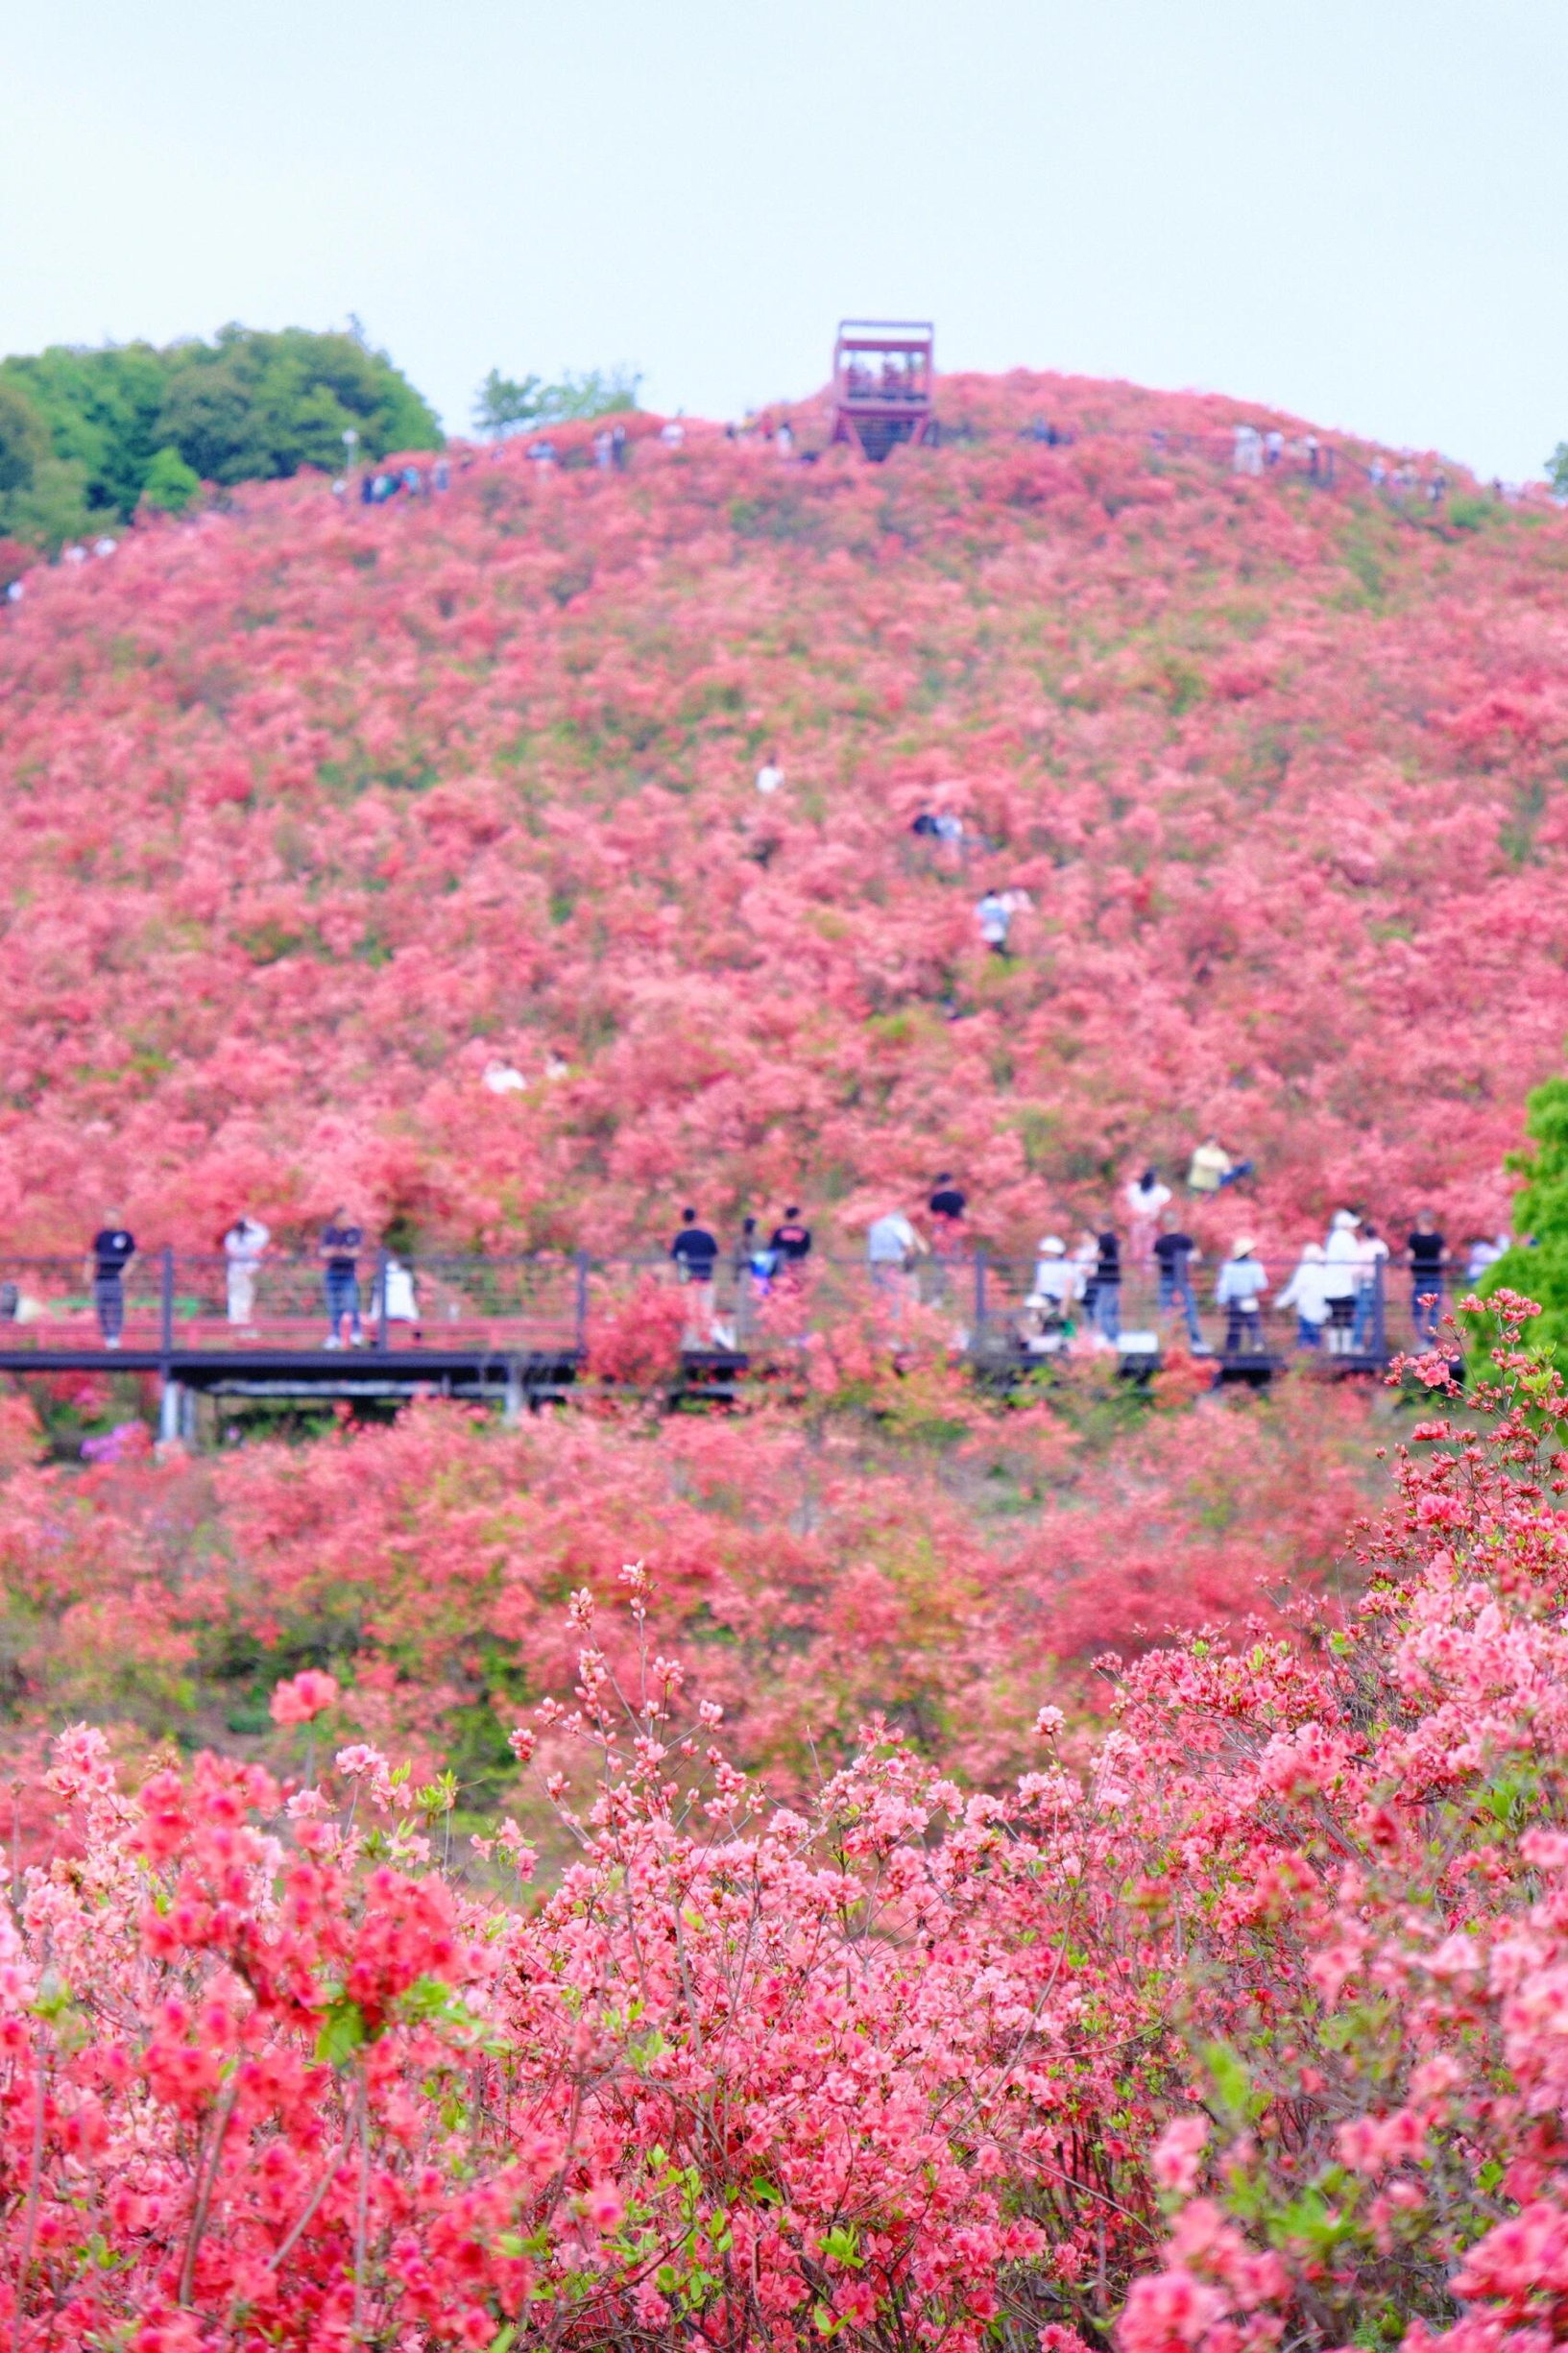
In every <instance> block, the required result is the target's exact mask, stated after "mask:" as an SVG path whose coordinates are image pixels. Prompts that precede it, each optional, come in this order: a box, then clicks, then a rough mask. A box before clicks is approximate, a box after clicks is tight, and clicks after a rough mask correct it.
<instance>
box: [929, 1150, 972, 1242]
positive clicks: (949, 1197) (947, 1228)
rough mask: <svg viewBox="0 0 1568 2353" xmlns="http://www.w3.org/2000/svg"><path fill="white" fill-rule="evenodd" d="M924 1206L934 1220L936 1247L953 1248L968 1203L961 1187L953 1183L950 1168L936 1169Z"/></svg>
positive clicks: (957, 1240) (957, 1238) (959, 1237)
mask: <svg viewBox="0 0 1568 2353" xmlns="http://www.w3.org/2000/svg"><path fill="white" fill-rule="evenodd" d="M926 1206H927V1208H928V1209H929V1212H930V1214H931V1216H932V1218H933V1219H934V1220H935V1222H936V1246H937V1248H938V1249H948V1250H952V1249H956V1248H957V1246H958V1243H959V1240H960V1239H961V1236H960V1232H959V1228H960V1227H961V1226H962V1225H963V1222H964V1211H965V1209H966V1208H967V1207H968V1206H969V1203H968V1199H967V1197H966V1195H965V1194H964V1192H963V1190H962V1188H961V1187H960V1186H958V1185H955V1184H954V1183H953V1171H952V1170H951V1169H946V1168H945V1169H941V1170H939V1171H938V1173H937V1178H936V1182H935V1184H934V1185H933V1186H932V1188H931V1196H930V1199H929V1201H928V1202H927V1203H926Z"/></svg>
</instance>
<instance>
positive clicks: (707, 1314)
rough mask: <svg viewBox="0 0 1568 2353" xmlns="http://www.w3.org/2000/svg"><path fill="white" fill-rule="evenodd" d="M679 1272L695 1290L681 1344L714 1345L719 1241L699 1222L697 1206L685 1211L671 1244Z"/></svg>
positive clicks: (670, 1249) (671, 1252) (696, 1346)
mask: <svg viewBox="0 0 1568 2353" xmlns="http://www.w3.org/2000/svg"><path fill="white" fill-rule="evenodd" d="M669 1254H670V1256H671V1257H672V1258H673V1259H674V1261H675V1266H676V1272H677V1273H678V1274H679V1275H680V1278H681V1280H682V1282H683V1283H686V1284H688V1286H689V1287H690V1290H691V1292H692V1295H693V1296H692V1298H691V1303H690V1306H689V1308H688V1313H687V1320H686V1330H685V1332H684V1333H683V1334H682V1337H681V1345H682V1346H683V1347H688V1348H706V1347H711V1346H712V1342H713V1269H714V1268H715V1267H716V1266H717V1264H718V1244H717V1242H715V1240H714V1239H713V1236H712V1234H711V1233H710V1232H709V1231H708V1228H707V1226H706V1225H698V1224H697V1213H696V1211H695V1209H691V1208H687V1209H683V1210H682V1212H681V1230H680V1232H679V1233H678V1234H677V1235H676V1237H675V1239H674V1241H673V1242H672V1243H671V1244H670V1246H669Z"/></svg>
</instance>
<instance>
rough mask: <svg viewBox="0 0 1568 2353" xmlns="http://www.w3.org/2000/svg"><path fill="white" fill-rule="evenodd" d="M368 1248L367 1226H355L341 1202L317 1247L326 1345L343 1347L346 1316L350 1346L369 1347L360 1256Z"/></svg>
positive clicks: (327, 1223)
mask: <svg viewBox="0 0 1568 2353" xmlns="http://www.w3.org/2000/svg"><path fill="white" fill-rule="evenodd" d="M364 1247H365V1229H364V1227H363V1226H362V1225H357V1224H356V1223H355V1221H354V1220H353V1219H352V1218H351V1217H350V1214H349V1211H348V1209H347V1207H346V1206H345V1204H344V1203H343V1202H342V1201H339V1203H338V1205H337V1207H336V1208H335V1209H334V1210H333V1212H332V1214H331V1216H330V1218H329V1219H328V1220H327V1222H326V1225H324V1226H323V1228H322V1238H321V1240H320V1242H319V1243H318V1244H317V1245H316V1256H317V1258H318V1259H319V1260H320V1261H321V1269H322V1287H323V1289H324V1290H325V1292H326V1346H327V1347H329V1348H341V1347H342V1346H343V1320H344V1318H345V1316H347V1317H348V1319H349V1340H350V1346H353V1347H356V1348H362V1347H363V1346H364V1345H365V1327H364V1325H363V1324H362V1323H361V1322H360V1319H359V1253H360V1251H361V1250H362V1249H364Z"/></svg>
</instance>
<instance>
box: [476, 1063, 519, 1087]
mask: <svg viewBox="0 0 1568 2353" xmlns="http://www.w3.org/2000/svg"><path fill="white" fill-rule="evenodd" d="M480 1083H481V1085H483V1086H487V1087H488V1088H489V1089H490V1091H491V1093H492V1094H493V1095H521V1094H523V1093H525V1092H526V1090H527V1086H528V1081H527V1079H525V1078H524V1077H523V1075H522V1073H521V1071H520V1070H519V1069H518V1067H517V1065H516V1064H515V1063H512V1062H487V1063H486V1064H485V1068H484V1076H483V1078H482V1079H481V1081H480Z"/></svg>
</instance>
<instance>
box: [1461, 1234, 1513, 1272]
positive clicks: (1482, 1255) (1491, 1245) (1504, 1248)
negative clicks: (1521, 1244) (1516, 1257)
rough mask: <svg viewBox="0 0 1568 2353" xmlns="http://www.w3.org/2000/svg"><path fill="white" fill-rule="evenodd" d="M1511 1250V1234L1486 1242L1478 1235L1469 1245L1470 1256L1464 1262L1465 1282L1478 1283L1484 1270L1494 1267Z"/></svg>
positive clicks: (1500, 1235) (1482, 1235)
mask: <svg viewBox="0 0 1568 2353" xmlns="http://www.w3.org/2000/svg"><path fill="white" fill-rule="evenodd" d="M1512 1248H1513V1237H1512V1235H1511V1234H1498V1235H1497V1236H1496V1237H1495V1238H1494V1239H1492V1240H1488V1239H1487V1237H1486V1236H1485V1235H1484V1234H1478V1235H1477V1236H1476V1238H1475V1240H1474V1241H1473V1242H1472V1243H1471V1245H1470V1255H1469V1257H1468V1259H1467V1260H1466V1261H1465V1267H1464V1279H1465V1281H1466V1282H1467V1283H1479V1282H1480V1280H1481V1278H1482V1276H1483V1275H1484V1274H1485V1272H1486V1269H1487V1268H1488V1267H1495V1266H1496V1264H1497V1262H1498V1260H1499V1259H1500V1258H1502V1257H1504V1256H1506V1255H1507V1253H1508V1251H1509V1250H1510V1249H1512Z"/></svg>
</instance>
